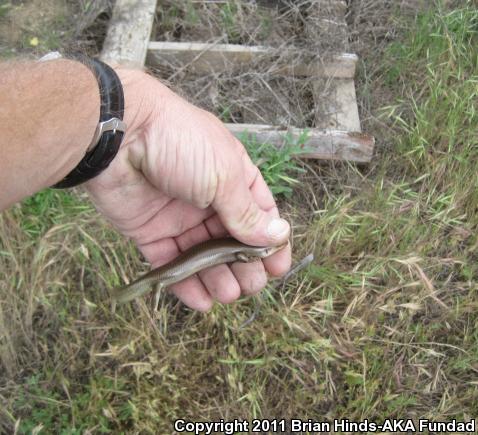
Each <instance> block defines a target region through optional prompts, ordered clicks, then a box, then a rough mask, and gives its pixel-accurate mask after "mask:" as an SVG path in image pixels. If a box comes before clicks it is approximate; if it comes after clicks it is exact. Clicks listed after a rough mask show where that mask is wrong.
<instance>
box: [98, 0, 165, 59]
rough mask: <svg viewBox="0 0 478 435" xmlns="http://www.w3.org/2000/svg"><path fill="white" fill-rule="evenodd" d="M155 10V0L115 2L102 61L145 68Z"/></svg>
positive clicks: (118, 0)
mask: <svg viewBox="0 0 478 435" xmlns="http://www.w3.org/2000/svg"><path fill="white" fill-rule="evenodd" d="M155 9H156V0H116V4H115V7H114V9H113V17H112V18H111V22H110V25H109V27H108V34H107V36H106V39H105V42H104V44H103V50H102V52H101V59H102V60H104V61H106V62H112V63H121V64H124V65H128V66H134V67H141V68H142V67H143V66H144V62H145V59H146V52H147V49H148V42H149V38H150V36H151V29H152V27H153V21H154V12H155Z"/></svg>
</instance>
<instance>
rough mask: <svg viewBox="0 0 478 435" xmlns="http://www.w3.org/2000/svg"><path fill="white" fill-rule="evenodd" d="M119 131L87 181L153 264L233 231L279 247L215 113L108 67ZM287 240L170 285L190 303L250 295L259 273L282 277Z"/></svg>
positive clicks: (258, 182)
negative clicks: (119, 105) (113, 77)
mask: <svg viewBox="0 0 478 435" xmlns="http://www.w3.org/2000/svg"><path fill="white" fill-rule="evenodd" d="M116 71H117V73H118V75H119V76H120V78H121V81H122V83H123V87H124V92H125V105H126V107H125V122H126V124H127V133H126V136H125V139H124V141H123V143H122V145H121V148H120V150H119V152H118V154H117V156H116V157H115V159H114V160H113V162H112V163H111V164H110V166H109V167H108V169H106V170H105V171H104V172H103V173H101V174H100V175H99V176H97V177H96V178H93V179H92V180H90V181H89V182H88V183H87V184H86V187H87V190H88V192H89V194H90V196H91V198H92V200H93V202H94V203H95V205H96V207H97V208H98V210H99V211H100V212H102V213H103V214H104V215H105V216H106V217H107V218H108V219H109V220H110V221H111V222H112V223H113V225H115V226H116V228H118V230H119V231H120V232H122V233H123V234H125V235H126V236H128V237H131V238H132V239H133V240H134V241H135V242H136V243H137V245H138V247H139V249H140V250H141V252H142V253H143V254H144V256H145V257H146V258H147V259H148V261H149V262H150V263H151V264H152V266H153V267H157V266H159V265H162V264H165V263H167V262H169V261H170V260H172V259H173V258H175V257H176V256H177V255H179V254H180V253H181V252H182V251H184V250H186V249H188V248H189V247H190V246H192V245H195V244H197V243H199V242H201V241H204V240H207V239H209V238H216V237H221V236H225V235H227V234H230V235H232V236H233V237H235V238H236V239H238V240H240V241H241V242H244V243H247V244H250V245H256V246H267V245H279V244H281V243H282V242H284V241H286V240H287V239H288V237H289V232H290V228H289V225H288V223H287V222H286V221H285V220H283V219H280V218H279V212H278V210H277V206H276V204H275V201H274V199H273V197H272V194H271V192H270V190H269V188H268V187H267V185H266V184H265V182H264V179H263V178H262V175H261V174H260V172H259V170H258V168H257V167H256V166H254V164H253V163H252V162H251V160H250V158H249V156H248V155H247V152H246V151H245V149H244V147H243V145H242V144H241V143H240V142H239V141H238V140H237V139H236V138H234V136H233V135H232V134H231V133H229V131H228V130H227V129H226V128H225V127H224V125H223V124H222V123H221V121H219V119H217V118H216V117H215V116H214V115H212V114H211V113H209V112H206V111H204V110H201V109H199V108H198V107H195V106H193V105H191V104H189V103H188V102H186V101H185V100H184V99H182V98H180V97H179V96H178V95H176V94H175V93H173V92H172V91H171V90H169V89H168V88H167V87H166V86H165V85H163V84H162V83H161V82H159V81H158V80H156V79H154V78H153V77H150V76H148V75H147V74H145V73H143V72H141V71H136V70H128V69H123V68H117V70H116ZM290 262H291V252H290V247H289V246H287V247H286V248H284V249H282V250H281V251H279V252H277V253H276V254H274V255H273V256H271V257H269V258H266V259H264V260H263V261H258V262H255V263H248V264H241V263H234V264H232V265H231V266H227V265H220V266H215V267H212V268H209V269H207V270H204V271H202V272H200V273H199V278H198V277H197V276H193V277H191V278H188V279H187V280H184V281H182V282H180V283H177V284H175V285H174V286H172V287H171V290H172V291H173V292H174V293H175V294H176V295H177V297H178V298H179V299H180V300H182V301H183V302H184V303H185V304H186V305H188V306H190V307H191V308H194V309H197V310H200V311H206V310H208V309H209V308H210V307H211V306H212V304H213V301H214V300H218V301H219V302H222V303H230V302H233V301H234V300H236V299H237V298H238V297H239V296H240V295H241V293H242V294H245V295H251V294H255V293H257V292H258V291H260V290H261V289H262V288H263V287H264V286H265V284H266V282H267V275H266V271H267V272H268V273H269V274H271V275H273V276H280V275H283V274H284V273H285V272H286V271H287V270H288V269H289V267H290Z"/></svg>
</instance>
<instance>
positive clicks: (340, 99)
mask: <svg viewBox="0 0 478 435" xmlns="http://www.w3.org/2000/svg"><path fill="white" fill-rule="evenodd" d="M335 102H336V113H337V129H338V130H346V131H355V132H360V131H362V127H361V125H360V117H359V112H358V107H357V98H356V95H355V83H354V81H353V80H335Z"/></svg>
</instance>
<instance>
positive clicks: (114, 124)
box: [86, 118, 126, 153]
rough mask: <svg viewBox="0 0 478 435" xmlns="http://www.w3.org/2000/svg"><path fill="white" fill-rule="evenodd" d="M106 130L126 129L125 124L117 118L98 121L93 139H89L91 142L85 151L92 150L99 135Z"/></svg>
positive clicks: (98, 139)
mask: <svg viewBox="0 0 478 435" xmlns="http://www.w3.org/2000/svg"><path fill="white" fill-rule="evenodd" d="M107 131H114V132H116V131H121V132H122V133H124V132H125V131H126V124H125V123H124V122H123V121H122V120H121V119H119V118H111V119H108V121H103V122H100V123H98V125H97V126H96V130H95V134H94V135H93V139H92V140H91V143H90V145H89V146H88V148H87V150H86V152H87V153H89V152H90V151H92V150H93V149H94V148H95V147H96V145H98V142H99V141H100V138H101V135H102V134H103V133H105V132H107Z"/></svg>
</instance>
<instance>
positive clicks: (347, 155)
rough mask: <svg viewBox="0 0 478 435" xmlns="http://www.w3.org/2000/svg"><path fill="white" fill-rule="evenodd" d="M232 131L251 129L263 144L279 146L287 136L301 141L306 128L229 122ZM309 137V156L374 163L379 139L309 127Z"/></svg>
mask: <svg viewBox="0 0 478 435" xmlns="http://www.w3.org/2000/svg"><path fill="white" fill-rule="evenodd" d="M226 127H227V128H228V129H229V131H230V132H231V133H232V134H234V135H235V136H236V137H240V136H241V134H243V133H244V132H247V133H249V134H251V135H253V136H255V137H256V139H257V141H258V142H259V143H265V142H269V143H271V144H273V145H275V146H278V147H280V146H282V145H283V144H284V143H285V135H290V137H291V138H292V140H297V139H298V138H299V137H300V136H301V135H302V133H303V132H304V129H299V128H294V127H289V128H284V127H275V126H271V125H256V124H226ZM307 131H308V138H307V140H306V142H305V144H304V147H305V148H306V149H307V150H308V151H307V152H306V153H305V154H303V155H302V156H303V157H305V158H313V159H324V160H350V161H354V162H370V160H371V159H372V155H373V148H374V144H375V140H374V138H373V137H372V136H370V135H367V134H364V133H355V132H347V131H339V130H318V129H308V130H307Z"/></svg>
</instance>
